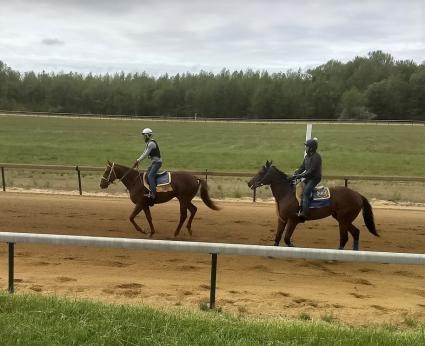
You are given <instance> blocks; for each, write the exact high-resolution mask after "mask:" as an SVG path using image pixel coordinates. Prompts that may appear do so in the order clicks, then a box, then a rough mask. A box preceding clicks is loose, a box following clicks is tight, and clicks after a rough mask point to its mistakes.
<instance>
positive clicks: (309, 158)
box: [290, 139, 322, 221]
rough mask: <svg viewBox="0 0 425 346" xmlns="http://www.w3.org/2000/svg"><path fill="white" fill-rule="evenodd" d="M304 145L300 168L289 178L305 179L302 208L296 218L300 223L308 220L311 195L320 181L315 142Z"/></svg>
mask: <svg viewBox="0 0 425 346" xmlns="http://www.w3.org/2000/svg"><path fill="white" fill-rule="evenodd" d="M304 144H305V148H306V153H307V155H306V156H305V158H304V161H303V163H302V164H301V166H300V168H298V169H297V170H296V171H295V172H294V175H293V176H292V177H291V178H290V179H291V180H293V179H302V178H304V179H305V180H304V184H305V187H304V193H303V201H302V207H301V210H300V212H299V213H298V217H299V218H300V220H302V221H305V220H306V219H307V218H308V212H309V205H310V197H311V193H312V191H313V189H314V187H315V186H316V185H317V184H318V183H319V182H320V180H321V179H322V158H321V156H320V155H319V153H318V152H317V146H318V144H317V140H316V139H309V140H307V141H306V142H305V143H304Z"/></svg>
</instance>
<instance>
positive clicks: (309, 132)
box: [304, 124, 313, 157]
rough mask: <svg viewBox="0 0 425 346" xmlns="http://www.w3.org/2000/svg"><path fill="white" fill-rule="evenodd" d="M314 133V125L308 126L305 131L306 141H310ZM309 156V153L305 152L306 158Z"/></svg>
mask: <svg viewBox="0 0 425 346" xmlns="http://www.w3.org/2000/svg"><path fill="white" fill-rule="evenodd" d="M312 132H313V124H307V129H306V131H305V140H306V141H307V140H308V139H310V138H311V136H312ZM306 155H307V153H306V152H305V150H304V157H305V156H306Z"/></svg>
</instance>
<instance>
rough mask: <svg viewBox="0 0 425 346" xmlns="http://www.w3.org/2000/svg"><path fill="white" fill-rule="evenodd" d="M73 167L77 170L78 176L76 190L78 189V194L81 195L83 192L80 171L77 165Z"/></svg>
mask: <svg viewBox="0 0 425 346" xmlns="http://www.w3.org/2000/svg"><path fill="white" fill-rule="evenodd" d="M75 169H76V171H77V176H78V190H79V191H80V196H81V195H82V194H83V190H82V189H81V172H80V168H78V166H76V167H75Z"/></svg>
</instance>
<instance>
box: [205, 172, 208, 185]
mask: <svg viewBox="0 0 425 346" xmlns="http://www.w3.org/2000/svg"><path fill="white" fill-rule="evenodd" d="M205 181H206V182H207V183H208V169H206V170H205Z"/></svg>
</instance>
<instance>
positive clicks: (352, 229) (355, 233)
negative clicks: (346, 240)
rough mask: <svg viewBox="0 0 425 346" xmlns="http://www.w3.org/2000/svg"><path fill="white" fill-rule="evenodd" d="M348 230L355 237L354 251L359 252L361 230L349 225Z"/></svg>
mask: <svg viewBox="0 0 425 346" xmlns="http://www.w3.org/2000/svg"><path fill="white" fill-rule="evenodd" d="M347 229H348V232H350V233H351V235H352V236H353V250H359V238H360V230H359V229H358V228H357V227H356V226H354V225H353V224H350V225H348V228H347Z"/></svg>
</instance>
